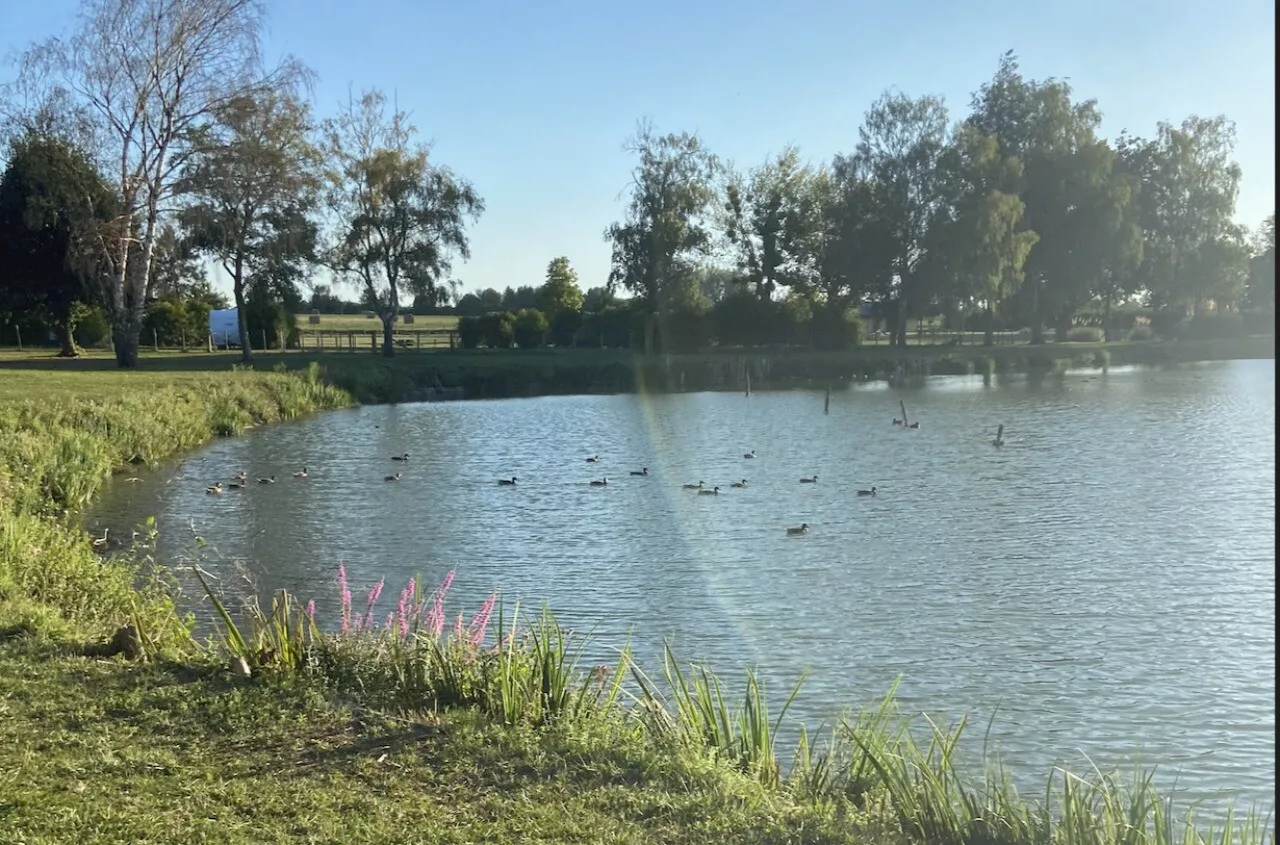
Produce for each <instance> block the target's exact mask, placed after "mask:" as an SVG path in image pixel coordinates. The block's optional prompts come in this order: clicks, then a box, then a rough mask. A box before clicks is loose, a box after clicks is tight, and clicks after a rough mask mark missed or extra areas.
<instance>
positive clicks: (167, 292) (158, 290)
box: [148, 223, 209, 299]
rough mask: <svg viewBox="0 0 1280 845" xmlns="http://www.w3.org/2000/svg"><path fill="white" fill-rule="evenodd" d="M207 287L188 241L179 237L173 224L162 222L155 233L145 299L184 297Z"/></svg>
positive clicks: (202, 271) (205, 279) (204, 275)
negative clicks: (149, 278) (154, 246)
mask: <svg viewBox="0 0 1280 845" xmlns="http://www.w3.org/2000/svg"><path fill="white" fill-rule="evenodd" d="M208 287H209V280H208V277H207V274H206V273H205V269H204V265H203V264H201V263H200V261H199V257H198V255H197V253H196V250H195V249H194V248H193V245H192V243H191V241H190V240H189V239H187V238H184V237H182V236H181V235H180V234H179V233H178V230H177V228H176V227H174V226H173V224H171V223H165V224H164V225H163V226H161V227H160V231H159V233H158V234H157V235H156V248H155V253H154V254H153V255H152V258H151V285H150V291H149V295H148V299H184V298H186V297H187V296H188V295H189V294H191V293H197V292H200V291H203V290H204V289H207V288H208Z"/></svg>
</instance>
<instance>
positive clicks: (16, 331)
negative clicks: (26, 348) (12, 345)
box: [13, 323, 22, 352]
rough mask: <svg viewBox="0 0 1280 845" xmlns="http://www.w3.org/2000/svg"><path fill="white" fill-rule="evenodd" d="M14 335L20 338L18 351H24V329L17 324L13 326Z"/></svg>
mask: <svg viewBox="0 0 1280 845" xmlns="http://www.w3.org/2000/svg"><path fill="white" fill-rule="evenodd" d="M13 333H14V334H16V335H17V336H18V351H19V352H21V351H22V327H21V326H19V325H18V324H17V323H14V324H13Z"/></svg>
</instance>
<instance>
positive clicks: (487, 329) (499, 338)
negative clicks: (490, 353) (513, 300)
mask: <svg viewBox="0 0 1280 845" xmlns="http://www.w3.org/2000/svg"><path fill="white" fill-rule="evenodd" d="M480 323H481V325H482V326H483V328H484V345H485V346H487V347H489V348H490V349H510V348H511V343H512V341H514V340H515V333H516V317H515V315H514V314H512V313H511V312H510V311H503V312H501V313H499V314H485V315H484V316H483V317H481V318H480Z"/></svg>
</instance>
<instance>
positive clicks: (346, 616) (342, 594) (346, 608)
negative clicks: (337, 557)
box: [338, 563, 351, 634]
mask: <svg viewBox="0 0 1280 845" xmlns="http://www.w3.org/2000/svg"><path fill="white" fill-rule="evenodd" d="M338 598H339V599H340V600H341V602H342V633H344V634H345V633H347V632H348V631H350V630H351V590H350V589H349V588H348V587H347V567H346V564H342V563H340V564H338Z"/></svg>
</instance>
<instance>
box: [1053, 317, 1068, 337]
mask: <svg viewBox="0 0 1280 845" xmlns="http://www.w3.org/2000/svg"><path fill="white" fill-rule="evenodd" d="M1053 334H1054V340H1056V341H1057V342H1058V343H1065V342H1066V340H1067V336H1068V335H1070V334H1071V313H1070V312H1067V313H1065V314H1060V315H1058V319H1057V320H1055V321H1054V324H1053Z"/></svg>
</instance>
